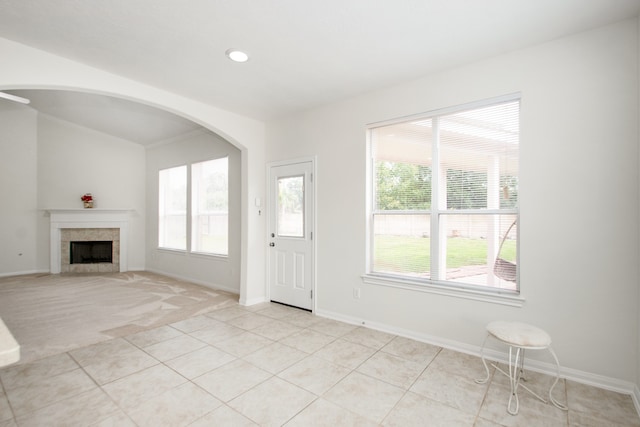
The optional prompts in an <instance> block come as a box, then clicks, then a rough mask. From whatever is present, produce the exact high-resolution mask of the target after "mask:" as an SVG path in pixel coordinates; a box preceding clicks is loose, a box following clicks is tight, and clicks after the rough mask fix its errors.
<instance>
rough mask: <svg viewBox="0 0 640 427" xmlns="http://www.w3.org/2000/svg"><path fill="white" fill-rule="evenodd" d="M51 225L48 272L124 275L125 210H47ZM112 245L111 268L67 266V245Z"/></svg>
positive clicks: (106, 266)
mask: <svg viewBox="0 0 640 427" xmlns="http://www.w3.org/2000/svg"><path fill="white" fill-rule="evenodd" d="M47 212H48V213H49V217H50V224H51V229H50V230H51V236H50V239H51V240H50V251H51V252H50V265H49V268H50V271H51V273H52V274H58V273H93V272H105V273H106V272H124V271H127V241H128V240H127V239H128V231H129V212H130V211H128V210H124V209H48V210H47ZM93 240H112V241H113V264H74V265H71V264H69V242H70V241H85V242H86V241H93Z"/></svg>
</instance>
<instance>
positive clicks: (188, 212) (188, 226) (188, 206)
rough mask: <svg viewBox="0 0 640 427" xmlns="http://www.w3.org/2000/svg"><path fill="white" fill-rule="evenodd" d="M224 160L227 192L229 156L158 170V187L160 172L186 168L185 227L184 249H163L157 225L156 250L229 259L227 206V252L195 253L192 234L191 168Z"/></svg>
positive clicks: (192, 187)
mask: <svg viewBox="0 0 640 427" xmlns="http://www.w3.org/2000/svg"><path fill="white" fill-rule="evenodd" d="M223 158H226V159H227V191H229V181H228V180H229V176H230V173H229V164H230V162H229V156H227V155H225V156H220V157H214V158H210V159H206V160H200V161H194V162H190V163H184V164H179V165H176V166H171V167H167V168H163V169H160V170H159V171H158V186H160V172H162V171H164V170H169V169H174V168H178V167H186V174H187V177H186V178H187V186H186V227H185V232H186V249H177V248H171V247H163V246H160V240H161V239H160V224H158V236H157V238H158V240H157V242H158V247H157V249H158V250H160V251H166V252H172V253H177V254H185V255H193V256H196V257H206V258H229V231H230V227H229V206H228V205H227V225H226V228H227V252H226V253H224V254H222V253H212V252H204V251H196V250H194V249H193V243H192V241H193V233H194V226H193V205H192V202H193V191H194V186H193V182H192V181H193V171H192V166H193V165H195V164H198V163H204V162H207V161H211V160H218V159H223ZM159 191H160V188H158V192H159ZM160 201H161V200H158V209H159V210H160ZM159 214H160V211H159V212H158V221H160V215H159Z"/></svg>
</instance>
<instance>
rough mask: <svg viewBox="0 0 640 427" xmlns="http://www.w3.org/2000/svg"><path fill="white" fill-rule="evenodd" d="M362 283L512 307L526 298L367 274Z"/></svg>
mask: <svg viewBox="0 0 640 427" xmlns="http://www.w3.org/2000/svg"><path fill="white" fill-rule="evenodd" d="M362 282H363V283H366V284H368V285H376V286H388V287H392V288H398V289H407V290H410V291H417V292H426V293H431V294H437V295H445V296H450V297H455V298H464V299H470V300H474V301H481V302H488V303H492V304H501V305H508V306H511V307H522V306H523V305H524V302H525V300H524V298H522V297H521V296H519V295H516V294H515V293H512V292H509V293H507V292H503V293H498V292H490V291H483V290H480V289H469V288H462V287H453V286H446V285H438V284H436V283H425V282H420V283H418V282H415V281H411V280H404V279H400V278H395V277H387V276H378V275H373V274H365V275H363V276H362Z"/></svg>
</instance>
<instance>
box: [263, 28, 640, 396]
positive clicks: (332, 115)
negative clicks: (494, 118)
mask: <svg viewBox="0 0 640 427" xmlns="http://www.w3.org/2000/svg"><path fill="white" fill-rule="evenodd" d="M637 26H638V22H637V20H635V19H634V20H631V21H626V22H622V23H618V24H616V25H612V26H608V27H605V28H601V29H598V30H595V31H591V32H587V33H583V34H579V35H575V36H572V37H567V38H564V39H560V40H557V41H555V42H552V43H548V44H544V45H540V46H537V47H533V48H529V49H526V50H521V51H516V52H512V53H510V54H507V55H502V56H499V57H495V58H490V59H487V60H484V61H481V62H477V63H473V64H469V65H467V66H463V67H459V68H455V69H451V70H447V71H443V72H440V73H435V74H433V75H429V76H426V77H424V78H423V79H420V80H417V81H413V82H408V83H406V84H403V85H399V86H396V87H392V88H388V89H386V90H381V91H377V92H373V93H369V94H366V95H363V96H360V97H357V98H354V99H349V100H345V101H343V102H339V103H335V104H332V105H328V106H325V107H322V108H318V109H315V110H312V111H308V112H304V113H300V114H296V115H293V116H291V117H286V118H284V119H281V120H278V121H275V122H272V123H268V125H267V141H268V146H267V161H279V160H285V159H288V158H296V157H304V156H312V155H317V156H318V157H317V158H318V163H317V166H318V176H317V180H316V183H317V198H318V206H317V213H318V215H317V245H318V246H317V247H318V250H317V272H318V273H317V274H318V277H317V298H318V300H317V304H318V312H319V313H321V314H326V315H329V316H334V317H339V318H343V319H349V320H352V321H357V322H362V321H364V322H366V323H367V324H370V325H374V326H376V327H379V328H383V329H386V330H390V331H396V332H399V333H404V334H407V335H411V336H414V337H417V338H423V339H426V340H431V341H437V342H439V343H444V344H449V345H451V346H455V347H458V348H461V349H467V350H474V349H475V350H477V349H478V348H479V346H480V344H481V342H482V339H483V338H484V335H485V332H484V327H485V325H486V323H488V322H489V321H491V320H495V319H513V320H520V321H525V322H530V323H533V324H536V325H538V326H540V327H542V328H544V329H546V330H547V331H548V332H549V333H550V334H551V336H552V338H553V340H554V347H555V349H556V352H557V354H558V356H559V358H560V361H561V363H562V365H563V367H564V368H565V372H572V374H573V375H575V376H580V375H583V376H584V375H586V376H592V378H590V379H591V380H594V381H596V380H597V381H600V382H601V383H602V382H610V383H611V385H612V386H614V387H615V386H620V387H621V388H625V387H629V388H631V387H630V385H632V384H634V383H635V382H636V381H637V380H638V376H637V374H636V371H637V369H638V346H637V342H638V336H639V332H638V307H639V301H638V283H639V277H638V268H637V267H636V266H637V261H638V259H639V251H638V232H639V230H638V218H639V215H638V194H639V191H638V190H639V187H638V185H639V182H638V129H637V123H638V71H637V60H638V47H637V44H638V37H637ZM416 53H417V54H419V50H418V51H417V52H416ZM514 92H521V94H522V115H521V125H522V126H521V138H522V140H521V159H522V160H521V168H520V171H521V175H520V178H521V181H520V192H519V195H520V206H521V224H520V227H521V228H520V232H521V234H520V236H521V246H520V249H521V254H520V261H521V290H522V293H521V295H522V297H524V298H525V299H526V302H525V304H524V306H523V307H521V308H516V307H508V306H504V305H498V304H494V303H487V302H479V301H472V300H468V299H460V298H455V297H448V296H441V295H435V294H429V293H422V292H416V291H411V290H403V289H396V288H390V287H383V286H376V285H366V284H363V282H362V280H361V275H362V274H363V273H365V237H366V228H365V218H366V210H365V166H366V158H365V149H366V144H365V128H366V125H367V124H368V123H373V122H377V121H382V120H387V119H392V118H396V117H401V116H405V115H411V114H416V113H420V112H426V111H430V110H435V109H438V108H442V107H448V106H453V105H457V104H462V103H466V102H471V101H475V100H480V99H485V98H490V97H495V96H498V95H504V94H509V93H514ZM353 288H361V295H362V296H361V298H360V299H354V298H353ZM532 353H533V352H532ZM530 356H532V357H542V355H535V354H531V355H530ZM593 375H599V376H602V378H595V377H593ZM603 378H604V379H603ZM597 381H596V382H597Z"/></svg>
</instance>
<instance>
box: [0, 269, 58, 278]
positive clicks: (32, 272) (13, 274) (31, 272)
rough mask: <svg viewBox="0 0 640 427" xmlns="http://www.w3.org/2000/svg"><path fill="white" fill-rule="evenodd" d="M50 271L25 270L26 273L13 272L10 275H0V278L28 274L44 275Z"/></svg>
mask: <svg viewBox="0 0 640 427" xmlns="http://www.w3.org/2000/svg"><path fill="white" fill-rule="evenodd" d="M48 272H49V270H48V269H47V270H25V271H12V272H10V273H0V277H11V276H26V275H27V274H43V273H48Z"/></svg>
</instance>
